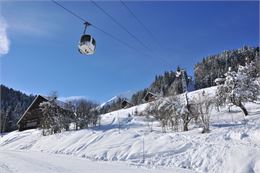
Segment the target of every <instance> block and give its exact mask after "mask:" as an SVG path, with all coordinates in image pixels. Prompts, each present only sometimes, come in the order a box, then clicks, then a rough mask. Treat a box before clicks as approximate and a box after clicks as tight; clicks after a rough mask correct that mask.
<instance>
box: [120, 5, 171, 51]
mask: <svg viewBox="0 0 260 173" xmlns="http://www.w3.org/2000/svg"><path fill="white" fill-rule="evenodd" d="M120 2H121V4H122V5H123V6H124V7H125V9H126V10H127V11H128V12H129V13H130V14H131V15H132V16H133V18H135V20H136V21H137V22H138V23H139V24H140V25H141V26H142V27H143V29H144V30H145V31H146V32H147V33H149V35H150V36H151V37H153V39H154V40H155V42H156V44H157V45H158V46H159V47H160V48H161V49H162V50H163V51H165V50H166V49H165V48H164V47H163V46H162V45H161V44H160V43H159V41H158V39H157V38H156V36H155V35H154V34H153V32H152V31H151V30H150V29H149V28H148V27H147V26H146V25H145V24H144V23H143V22H142V21H141V20H140V19H139V18H138V17H137V16H136V15H135V14H134V12H133V11H132V10H131V9H130V7H128V5H127V4H126V3H125V2H124V1H122V0H120Z"/></svg>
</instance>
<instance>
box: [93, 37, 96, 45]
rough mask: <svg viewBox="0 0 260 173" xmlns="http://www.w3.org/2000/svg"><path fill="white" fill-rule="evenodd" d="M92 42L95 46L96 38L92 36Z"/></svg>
mask: <svg viewBox="0 0 260 173" xmlns="http://www.w3.org/2000/svg"><path fill="white" fill-rule="evenodd" d="M92 44H93V45H94V46H95V45H96V40H95V39H94V38H92Z"/></svg>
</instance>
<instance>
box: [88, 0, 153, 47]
mask: <svg viewBox="0 0 260 173" xmlns="http://www.w3.org/2000/svg"><path fill="white" fill-rule="evenodd" d="M90 1H91V2H92V3H93V4H94V5H95V6H96V7H97V8H98V9H100V10H101V11H102V12H103V13H104V14H105V15H107V16H108V17H109V18H110V19H111V20H112V21H113V22H114V23H115V24H117V25H118V26H119V27H120V28H122V29H123V30H124V31H125V32H127V33H128V34H129V35H130V36H131V37H133V38H134V39H135V40H136V41H137V42H139V43H140V44H141V45H142V46H143V47H145V48H146V49H148V51H149V52H150V51H151V49H150V48H149V47H148V46H147V45H146V44H144V43H143V42H142V41H141V40H140V39H138V37H136V36H135V35H134V34H132V33H131V32H130V31H129V30H128V29H127V28H126V27H125V26H124V25H122V24H121V23H119V22H118V21H117V20H116V19H115V18H114V17H113V16H112V15H111V14H109V13H108V12H107V11H106V10H105V9H104V8H102V7H101V6H100V5H98V4H97V3H96V2H95V1H93V0H90Z"/></svg>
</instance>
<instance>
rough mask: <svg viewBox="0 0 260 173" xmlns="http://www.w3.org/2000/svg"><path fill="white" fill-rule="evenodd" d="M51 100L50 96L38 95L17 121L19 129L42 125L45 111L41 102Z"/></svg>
mask: <svg viewBox="0 0 260 173" xmlns="http://www.w3.org/2000/svg"><path fill="white" fill-rule="evenodd" d="M47 101H49V100H48V98H46V97H43V96H41V95H38V96H37V97H36V98H35V99H34V100H33V102H32V103H31V105H30V106H29V107H28V108H27V110H26V111H25V112H24V114H23V115H22V116H21V118H20V119H19V121H18V122H17V125H18V130H19V131H22V130H27V129H35V128H39V127H41V120H42V117H43V113H42V111H41V109H40V104H41V103H43V102H47Z"/></svg>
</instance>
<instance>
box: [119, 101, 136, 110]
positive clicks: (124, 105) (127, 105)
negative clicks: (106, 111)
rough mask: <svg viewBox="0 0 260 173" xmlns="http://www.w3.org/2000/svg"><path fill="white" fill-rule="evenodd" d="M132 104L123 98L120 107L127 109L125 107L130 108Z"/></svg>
mask: <svg viewBox="0 0 260 173" xmlns="http://www.w3.org/2000/svg"><path fill="white" fill-rule="evenodd" d="M132 106H133V104H132V103H130V102H129V101H128V100H126V99H125V100H123V101H122V103H121V108H123V109H127V108H130V107H132Z"/></svg>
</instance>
